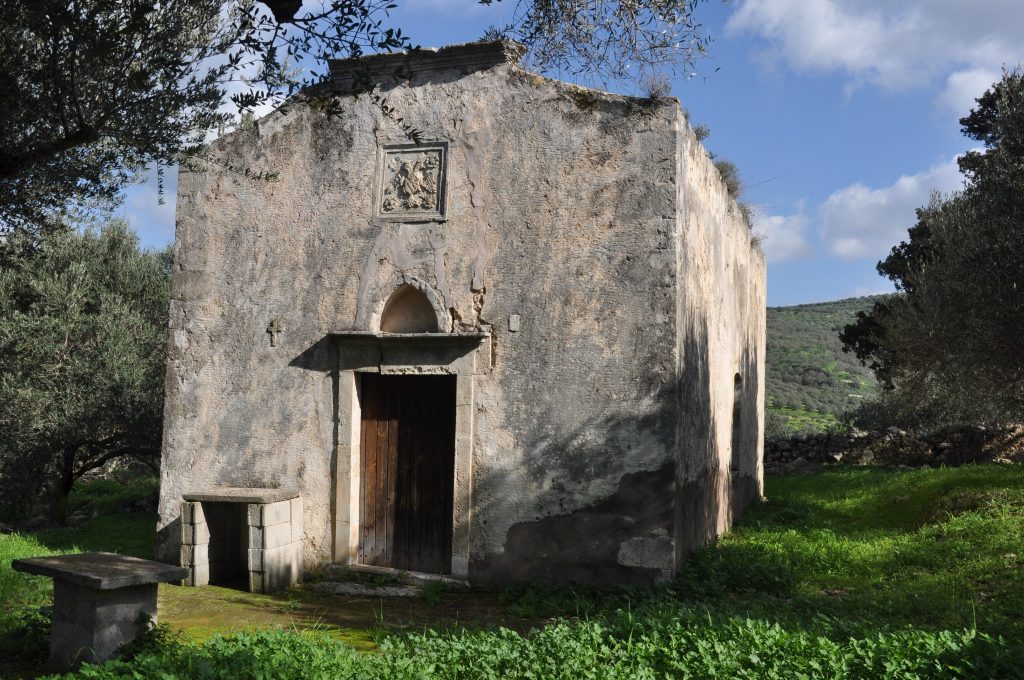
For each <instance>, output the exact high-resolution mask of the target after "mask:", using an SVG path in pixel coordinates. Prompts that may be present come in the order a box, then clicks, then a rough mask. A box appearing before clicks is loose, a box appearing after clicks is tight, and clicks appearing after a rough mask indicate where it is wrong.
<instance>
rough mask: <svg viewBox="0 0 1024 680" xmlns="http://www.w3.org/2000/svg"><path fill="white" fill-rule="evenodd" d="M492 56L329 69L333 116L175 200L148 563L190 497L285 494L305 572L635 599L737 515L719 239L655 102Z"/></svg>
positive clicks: (740, 408)
mask: <svg viewBox="0 0 1024 680" xmlns="http://www.w3.org/2000/svg"><path fill="white" fill-rule="evenodd" d="M520 55H521V49H520V48H519V47H518V46H516V45H514V44H512V43H507V42H488V43H477V44H470V45H460V46H453V47H448V48H444V49H441V50H417V51H414V52H410V53H408V54H405V53H403V54H384V55H374V56H368V57H365V58H362V59H354V60H345V61H336V62H333V63H332V64H331V76H330V78H329V82H327V83H325V84H324V86H323V87H324V88H325V89H323V90H321V92H322V93H329V92H333V93H334V95H335V96H336V97H337V104H338V106H339V107H340V108H341V109H342V110H343V111H344V113H343V115H340V116H331V115H327V114H325V113H324V110H323V109H322V108H314V107H306V106H289V107H287V108H286V109H283V110H281V111H278V112H275V113H272V114H270V115H269V116H267V117H266V118H263V119H262V120H259V121H257V122H256V123H255V124H254V125H252V126H248V127H247V128H245V129H242V130H239V131H237V132H235V133H233V134H230V135H226V136H224V137H222V138H220V139H219V140H217V141H216V142H214V143H213V144H212V145H211V146H210V147H209V148H208V149H207V150H206V152H205V155H206V157H207V158H209V159H210V162H209V163H204V162H203V161H202V159H201V158H198V159H197V161H196V163H193V164H191V165H190V167H188V168H185V167H183V168H182V169H181V174H180V175H179V181H178V212H177V235H176V240H175V264H174V270H173V271H174V274H173V281H172V293H171V298H172V302H171V314H170V317H171V318H170V343H169V352H170V363H169V366H168V371H167V391H166V400H165V404H166V406H165V409H166V411H165V418H164V442H163V463H162V471H161V475H162V478H161V491H160V494H161V499H160V524H159V532H160V539H159V555H160V559H164V560H168V561H174V562H177V561H179V560H181V559H183V558H184V559H186V560H193V561H194V560H196V559H197V558H196V554H197V552H198V553H201V552H202V551H197V550H195V549H194V548H195V547H196V546H200V545H207V544H204V543H202V542H196V540H195V536H194V533H193V534H192V538H191V539H190V540H192V541H193V542H192V543H187V544H185V548H186V549H185V550H182V549H181V547H180V545H179V544H180V537H182V536H184V537H185V538H186V539H189V537H190V532H189V531H188V530H185V531H184V532H183V531H182V529H181V527H182V526H186V527H187V526H192V525H193V522H192V521H191V519H190V516H189V515H188V512H190V510H189V508H193V507H195V506H194V505H189V504H188V503H186V504H185V506H184V509H185V514H184V516H183V515H182V509H183V505H182V499H183V498H185V497H186V494H188V493H189V492H190V491H193V490H195V489H196V488H198V487H206V486H211V485H215V486H231V487H273V488H277V487H282V488H284V487H287V488H292V489H296V490H297V491H298V492H300V493H301V495H302V499H303V506H304V512H305V523H304V525H303V533H302V544H303V551H304V557H305V564H306V565H307V566H314V565H324V564H331V563H334V564H343V565H365V566H371V567H384V568H394V569H401V570H405V571H412V572H421V573H430V574H441V575H446V576H450V577H453V578H456V579H460V580H467V581H469V582H470V583H471V584H472V585H474V586H489V585H500V584H504V583H508V582H511V581H530V580H546V581H570V580H576V581H584V582H589V583H598V584H609V583H612V584H625V583H649V582H652V581H658V580H663V579H666V578H669V577H670V576H671V574H672V573H673V571H674V570H675V569H676V568H677V567H678V565H680V564H681V561H682V559H683V556H684V555H685V554H686V553H687V551H690V550H693V549H694V548H696V547H698V546H700V545H702V544H704V543H706V542H707V541H709V540H712V539H713V538H714V537H715V536H718V535H719V534H721V533H722V532H723V531H726V530H727V529H728V527H729V525H730V523H731V522H732V521H733V520H734V519H735V518H736V517H737V516H738V515H739V514H740V513H741V512H742V511H743V509H744V507H745V506H746V505H747V504H748V503H749V502H750V501H751V500H752V499H755V498H758V497H759V496H760V495H761V483H762V464H761V446H762V441H763V438H762V431H763V424H762V417H761V414H762V410H763V408H762V407H763V403H764V357H765V260H764V255H763V253H762V252H761V251H760V249H759V247H758V245H757V242H756V239H755V238H754V237H753V235H752V234H751V232H750V229H749V227H748V225H747V224H746V223H745V221H744V218H743V215H742V211H741V210H740V209H739V207H738V206H737V204H736V202H735V201H734V200H733V199H732V198H731V197H730V196H729V194H728V191H727V190H726V187H725V186H724V184H723V182H722V180H721V177H720V175H719V173H718V171H717V170H716V169H715V166H714V164H713V163H712V161H711V159H710V158H709V157H708V154H707V152H706V151H705V149H704V148H703V147H702V146H701V144H700V142H699V140H698V139H697V137H696V136H695V134H694V133H693V131H692V130H691V129H690V126H689V124H688V122H687V120H686V116H685V114H684V111H683V109H682V107H681V106H680V105H679V103H678V102H677V101H676V100H675V99H670V98H664V99H657V100H654V99H645V98H635V97H624V96H619V95H614V94H609V93H606V92H600V91H597V90H590V89H585V88H581V87H577V86H575V85H570V84H568V83H562V82H558V81H555V80H550V79H547V78H544V77H541V76H539V75H536V74H533V73H529V72H528V71H526V70H524V69H523V68H522V67H521V66H520V65H519V63H518V60H519V57H520ZM353 83H359V84H360V88H359V89H353ZM367 84H368V85H369V87H371V88H372V91H370V92H368V91H366V89H365V87H364V86H366V85H367ZM382 104H384V106H382ZM241 169H244V171H242V170H241ZM195 526H198V525H195ZM199 538H205V537H204V536H199ZM208 545H209V546H210V549H212V546H213V544H212V543H210V544H208ZM200 557H202V555H201V554H200ZM194 564H196V563H195V562H193V565H194ZM201 571H202V570H200V569H193V572H194V573H195V575H196V577H195V578H194V582H196V583H200V582H202V579H201V578H199V575H200V573H201ZM257 573H259V572H257ZM264 573H265V572H264Z"/></svg>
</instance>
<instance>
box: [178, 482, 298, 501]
mask: <svg viewBox="0 0 1024 680" xmlns="http://www.w3.org/2000/svg"><path fill="white" fill-rule="evenodd" d="M298 497H299V492H298V491H296V490H295V489H245V488H241V487H236V486H222V487H216V488H210V489H198V490H195V491H189V492H188V493H186V494H183V495H182V499H183V500H186V501H192V502H197V501H198V502H204V503H276V502H277V501H289V500H291V499H293V498H298Z"/></svg>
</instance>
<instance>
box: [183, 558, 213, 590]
mask: <svg viewBox="0 0 1024 680" xmlns="http://www.w3.org/2000/svg"><path fill="white" fill-rule="evenodd" d="M184 583H185V585H186V586H207V585H210V564H209V562H207V563H206V564H193V565H192V566H191V567H189V568H188V576H186V577H185V581H184Z"/></svg>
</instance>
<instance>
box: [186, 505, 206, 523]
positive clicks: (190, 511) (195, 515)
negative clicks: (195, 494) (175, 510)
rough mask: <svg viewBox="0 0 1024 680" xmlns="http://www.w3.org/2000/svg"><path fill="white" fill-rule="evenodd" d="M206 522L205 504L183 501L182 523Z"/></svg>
mask: <svg viewBox="0 0 1024 680" xmlns="http://www.w3.org/2000/svg"><path fill="white" fill-rule="evenodd" d="M205 521H206V515H205V514H204V513H203V504H202V503H199V502H195V501H182V503H181V523H182V524H201V523H203V522H205Z"/></svg>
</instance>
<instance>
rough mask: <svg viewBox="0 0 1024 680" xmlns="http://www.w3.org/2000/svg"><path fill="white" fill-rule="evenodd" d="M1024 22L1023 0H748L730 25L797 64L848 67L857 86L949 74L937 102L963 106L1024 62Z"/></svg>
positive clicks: (925, 80) (900, 85)
mask: <svg viewBox="0 0 1024 680" xmlns="http://www.w3.org/2000/svg"><path fill="white" fill-rule="evenodd" d="M1021 26H1024V2H1021V0H972V1H971V2H965V1H964V0H900V1H899V2H893V1H892V0H745V1H744V2H743V3H742V4H741V5H740V6H739V7H738V8H737V9H736V11H735V12H733V14H732V16H731V17H730V18H729V21H728V23H727V24H726V30H727V32H728V33H730V34H732V35H739V34H747V35H759V36H761V37H762V38H765V39H766V40H767V41H768V42H769V44H770V45H771V49H770V51H769V52H768V54H769V55H771V56H772V57H774V58H775V59H779V60H782V61H784V62H786V63H788V64H789V65H790V66H791V67H792V68H794V69H796V70H798V71H819V72H833V71H839V72H843V73H845V74H846V75H847V76H848V77H849V78H850V81H851V86H854V87H855V86H857V85H860V84H864V83H868V84H872V85H877V86H880V87H883V88H886V89H890V90H901V89H907V88H913V87H921V86H925V85H928V84H930V83H932V82H934V81H936V80H937V79H945V80H946V83H947V85H946V91H945V92H944V93H943V94H942V96H941V97H940V102H941V103H943V104H945V105H948V106H954V107H956V108H957V110H958V111H963V113H966V110H964V109H963V108H962V107H963V104H964V102H965V101H966V102H967V104H968V107H969V106H970V104H971V103H972V102H971V100H972V99H973V98H974V97H977V96H979V95H980V94H981V93H982V92H983V91H984V88H985V87H987V86H988V85H991V84H992V83H993V82H994V81H995V80H996V79H997V78H998V76H999V74H1000V72H1001V68H1002V67H1003V65H1007V66H1009V67H1013V66H1014V65H1015V64H1017V63H1019V62H1021V61H1024V41H1021V39H1020V28H1021ZM983 81H985V82H983ZM969 89H970V91H971V92H973V94H972V95H971V97H970V98H969V99H967V98H966V94H967V91H968V90H969Z"/></svg>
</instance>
